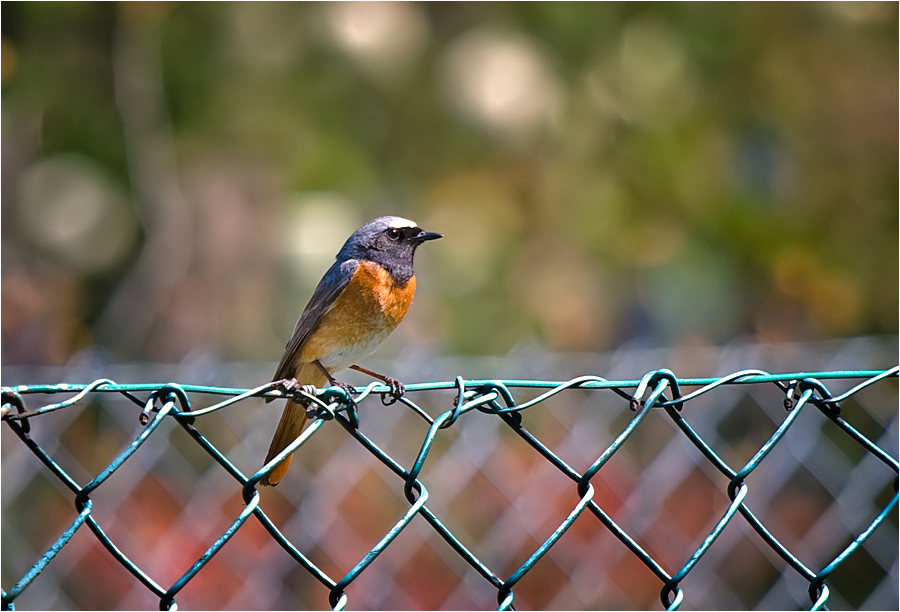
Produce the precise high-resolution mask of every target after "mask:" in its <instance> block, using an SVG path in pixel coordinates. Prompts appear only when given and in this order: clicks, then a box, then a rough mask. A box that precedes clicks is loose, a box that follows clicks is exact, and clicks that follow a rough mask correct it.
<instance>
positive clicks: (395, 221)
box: [387, 217, 416, 229]
mask: <svg viewBox="0 0 900 612" xmlns="http://www.w3.org/2000/svg"><path fill="white" fill-rule="evenodd" d="M387 222H388V227H395V228H397V229H401V228H404V227H416V224H415V223H414V222H412V221H410V220H409V219H404V218H403V217H388V218H387Z"/></svg>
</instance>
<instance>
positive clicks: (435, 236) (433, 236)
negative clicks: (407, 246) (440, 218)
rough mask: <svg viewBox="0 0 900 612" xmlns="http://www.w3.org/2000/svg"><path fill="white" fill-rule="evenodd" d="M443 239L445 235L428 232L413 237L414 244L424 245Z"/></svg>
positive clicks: (421, 232)
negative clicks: (426, 242) (428, 241)
mask: <svg viewBox="0 0 900 612" xmlns="http://www.w3.org/2000/svg"><path fill="white" fill-rule="evenodd" d="M443 237H444V235H443V234H438V233H437V232H426V231H425V230H422V231H420V232H419V233H418V234H417V235H415V236H413V238H412V243H413V244H422V243H423V242H425V241H426V240H437V239H438V238H443Z"/></svg>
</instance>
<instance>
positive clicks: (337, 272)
mask: <svg viewBox="0 0 900 612" xmlns="http://www.w3.org/2000/svg"><path fill="white" fill-rule="evenodd" d="M357 267H359V262H358V261H357V260H355V259H348V260H347V261H342V262H338V261H336V262H334V264H333V265H332V266H331V267H330V268H328V271H327V272H326V273H325V276H323V277H322V280H320V281H319V285H318V286H317V287H316V290H315V291H314V292H313V294H312V297H311V298H309V303H308V304H307V305H306V308H305V309H304V310H303V314H301V315H300V318H299V319H298V320H297V324H296V325H295V326H294V333H293V334H291V339H290V340H288V343H287V345H286V346H285V347H284V355H283V356H282V357H281V362H280V363H279V364H278V369H276V370H275V377H274V378H273V379H272V380H273V381H275V380H282V379H284V378H292V377H293V376H294V372H293V365H294V364H293V361H294V357H295V356H296V355H297V354H298V353H299V352H300V351H301V350H302V349H303V345H304V344H306V341H307V340H308V339H309V337H310V336H311V335H312V333H313V331H315V330H316V328H318V327H319V322H320V321H321V320H322V316H323V315H324V314H325V313H326V312H328V310H329V308H331V305H332V304H333V303H334V300H335V298H336V297H337V296H338V295H339V294H340V293H341V291H342V290H343V289H344V287H346V286H347V283H349V282H350V279H351V278H353V273H354V272H356V268H357Z"/></svg>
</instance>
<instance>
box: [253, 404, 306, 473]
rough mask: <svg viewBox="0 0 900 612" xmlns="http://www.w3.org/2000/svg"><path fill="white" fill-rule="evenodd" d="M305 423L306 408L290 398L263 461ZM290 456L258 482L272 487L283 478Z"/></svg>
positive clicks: (298, 432)
mask: <svg viewBox="0 0 900 612" xmlns="http://www.w3.org/2000/svg"><path fill="white" fill-rule="evenodd" d="M305 425H306V408H305V407H304V406H302V405H300V404H298V403H296V402H294V401H292V400H288V402H287V404H286V405H285V407H284V412H282V413H281V420H280V421H279V422H278V428H277V429H276V430H275V436H274V437H273V438H272V443H271V444H270V445H269V452H268V454H266V461H265V462H266V463H268V462H269V461H271V460H272V458H273V457H275V455H277V454H278V453H280V452H281V451H283V450H284V449H285V448H286V447H287V446H288V444H290V443H291V442H293V441H294V440H296V439H297V436H299V435H300V432H302V431H303V427H304V426H305ZM292 458H293V455H288V456H287V457H286V458H285V459H283V460H282V461H281V462H280V463H279V464H278V465H276V466H275V468H274V469H273V470H272V471H271V472H269V474H268V475H266V476H264V477H263V478H262V479H261V480H260V481H259V484H261V485H264V486H267V487H274V486H275V485H277V484H278V483H279V482H281V479H282V478H284V475H285V474H286V473H287V471H288V468H289V467H290V465H291V459H292Z"/></svg>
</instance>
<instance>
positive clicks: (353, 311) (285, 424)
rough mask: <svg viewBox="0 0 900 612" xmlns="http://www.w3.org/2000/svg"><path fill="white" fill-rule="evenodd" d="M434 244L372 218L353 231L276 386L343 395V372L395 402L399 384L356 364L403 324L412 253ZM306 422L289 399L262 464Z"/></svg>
mask: <svg viewBox="0 0 900 612" xmlns="http://www.w3.org/2000/svg"><path fill="white" fill-rule="evenodd" d="M438 238H443V235H442V234H438V233H436V232H426V231H425V230H423V229H421V228H420V227H419V226H418V225H416V223H414V222H413V221H410V220H409V219H404V218H402V217H393V216H388V217H378V218H377V219H374V220H372V221H370V222H368V223H366V224H365V225H363V226H361V227H359V228H358V229H357V230H356V231H354V232H353V233H352V234H351V235H350V237H349V238H348V239H347V241H346V242H345V243H344V246H343V247H341V249H340V251H338V254H337V256H336V257H335V262H334V263H333V264H332V265H331V267H330V268H329V269H328V271H327V272H325V275H324V276H323V277H322V280H320V281H319V284H318V286H317V287H316V289H315V291H314V292H313V294H312V297H311V298H310V299H309V303H308V304H307V305H306V308H305V309H304V310H303V313H302V314H301V315H300V318H299V319H298V320H297V324H296V325H295V326H294V332H293V333H292V334H291V338H290V340H288V343H287V345H286V346H285V349H284V355H283V356H282V358H281V361H280V362H279V364H278V368H277V369H276V370H275V376H274V377H273V378H272V381H273V382H276V381H282V382H283V383H284V384H285V387H286V388H292V387H296V386H302V385H312V386H313V387H322V386H324V385H325V384H326V383H330V384H332V385H337V386H341V387H344V388H345V389H348V390H349V385H346V384H344V383H340V382H338V381H336V380H335V379H334V374H335V373H336V372H338V371H340V370H343V369H345V368H348V367H349V368H352V369H355V370H358V371H360V372H363V373H364V374H368V375H370V376H373V377H374V378H377V379H379V380H381V381H382V382H384V383H386V384H387V385H388V386H389V387H390V388H391V393H392V394H393V395H394V396H399V395H402V393H403V385H402V384H400V383H399V382H398V381H396V380H394V379H392V378H389V377H387V376H382V375H380V374H377V373H375V372H372V371H370V370H367V369H365V368H362V367H360V366H358V365H356V361H357V360H359V359H361V358H362V357H366V356H367V355H370V354H371V353H372V352H374V351H375V349H376V348H378V345H380V344H381V343H382V342H383V341H384V340H385V338H387V337H388V335H390V333H391V332H392V331H394V329H395V328H396V327H397V325H398V324H399V323H400V321H402V320H403V317H404V316H406V312H407V310H408V309H409V305H410V303H411V302H412V299H413V294H414V293H415V291H416V275H415V272H413V257H414V256H415V253H416V249H417V248H418V246H419V245H420V244H422V243H423V242H426V241H429V240H436V239H438ZM272 399H275V398H268V399H267V400H266V401H271V400H272ZM306 420H307V414H306V406H304V405H302V404H301V403H298V402H297V401H295V400H293V399H288V401H287V404H286V405H285V407H284V412H283V413H282V415H281V420H280V421H279V422H278V427H277V429H276V430H275V436H274V437H273V438H272V443H271V444H270V445H269V452H268V453H267V455H266V460H265V463H266V464H268V463H269V461H271V460H272V459H273V458H274V457H275V456H276V455H278V453H280V452H281V451H282V450H284V449H285V448H286V447H287V446H288V445H289V444H290V443H291V442H293V441H294V440H295V439H296V438H297V436H299V435H300V432H301V431H303V427H304V426H305V425H306ZM291 457H292V456H291V455H289V456H288V457H286V458H285V459H283V460H282V461H281V462H280V463H278V464H277V465H276V466H275V467H274V468H273V469H272V470H271V472H269V473H268V474H267V475H265V476H264V477H263V478H261V479H260V481H259V482H260V484H262V485H264V486H275V485H277V484H278V483H279V482H280V481H281V479H282V478H284V475H285V473H286V472H287V470H288V467H289V466H290V463H291Z"/></svg>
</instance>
